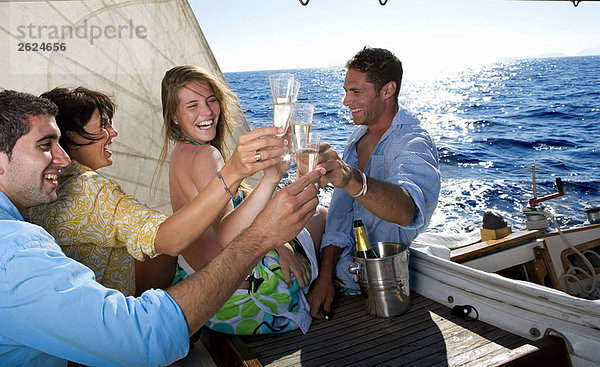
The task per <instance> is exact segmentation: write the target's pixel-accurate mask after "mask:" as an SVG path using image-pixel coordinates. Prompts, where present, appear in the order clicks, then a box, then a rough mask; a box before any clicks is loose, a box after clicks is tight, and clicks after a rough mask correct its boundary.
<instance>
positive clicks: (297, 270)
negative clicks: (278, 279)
mask: <svg viewBox="0 0 600 367" xmlns="http://www.w3.org/2000/svg"><path fill="white" fill-rule="evenodd" d="M275 250H276V251H277V253H278V254H279V265H281V272H282V273H283V279H284V281H285V283H286V284H287V285H288V287H291V286H292V277H291V274H294V277H296V280H297V281H298V285H299V286H300V288H304V287H306V286H307V285H308V284H309V283H310V277H311V273H310V267H309V266H308V262H307V260H306V259H305V258H304V257H302V255H300V254H298V253H296V252H295V251H294V249H292V246H291V245H290V244H289V243H286V244H285V245H281V246H279V247H277V248H276V249H275Z"/></svg>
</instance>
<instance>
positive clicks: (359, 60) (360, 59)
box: [346, 46, 402, 102]
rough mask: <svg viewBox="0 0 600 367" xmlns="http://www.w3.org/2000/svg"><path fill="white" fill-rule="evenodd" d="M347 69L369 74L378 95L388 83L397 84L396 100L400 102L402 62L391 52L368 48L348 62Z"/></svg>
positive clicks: (368, 79)
mask: <svg viewBox="0 0 600 367" xmlns="http://www.w3.org/2000/svg"><path fill="white" fill-rule="evenodd" d="M346 69H348V70H350V69H354V70H358V71H362V72H364V73H367V81H368V82H369V83H373V84H375V90H376V91H377V93H379V91H380V90H381V88H383V86H384V85H386V84H387V83H389V82H391V81H394V82H396V92H395V94H394V98H395V99H396V102H398V94H399V93H400V85H401V84H402V62H401V61H400V60H399V59H398V58H397V57H396V56H395V55H394V54H393V53H391V52H390V51H388V50H386V49H383V48H371V47H368V46H366V47H364V48H363V49H362V50H360V51H359V52H358V53H357V54H356V55H354V57H353V58H351V59H350V60H348V62H347V63H346Z"/></svg>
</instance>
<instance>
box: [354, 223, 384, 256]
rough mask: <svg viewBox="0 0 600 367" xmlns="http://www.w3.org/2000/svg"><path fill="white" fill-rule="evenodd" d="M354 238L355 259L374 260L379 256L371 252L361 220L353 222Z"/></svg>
mask: <svg viewBox="0 0 600 367" xmlns="http://www.w3.org/2000/svg"><path fill="white" fill-rule="evenodd" d="M354 236H355V237H356V257H360V258H363V259H376V258H378V257H379V256H377V254H376V253H375V251H373V248H372V247H371V242H369V239H368V238H367V232H366V231H365V226H364V225H363V222H362V220H360V219H357V220H355V221H354Z"/></svg>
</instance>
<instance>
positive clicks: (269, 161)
mask: <svg viewBox="0 0 600 367" xmlns="http://www.w3.org/2000/svg"><path fill="white" fill-rule="evenodd" d="M278 132H279V129H277V128H274V127H263V128H259V129H256V130H252V131H250V132H248V133H245V134H243V135H242V136H240V138H239V139H238V145H237V146H236V150H235V151H234V153H233V154H232V156H231V158H230V159H229V161H228V162H227V163H226V164H225V165H224V166H223V168H221V170H220V172H221V176H222V177H223V180H224V182H225V183H226V185H227V187H228V189H229V191H230V192H236V191H237V189H238V187H239V185H240V184H241V182H242V180H243V179H244V178H246V177H248V176H250V175H252V174H254V173H256V172H258V171H260V170H263V169H265V168H267V167H270V166H272V165H275V164H278V163H279V161H280V156H281V154H282V152H283V149H284V147H285V145H286V144H287V143H286V142H285V141H284V140H282V139H280V138H277V137H275V136H274V135H275V134H276V133H278ZM258 149H264V150H267V151H268V153H265V154H264V159H263V160H261V162H256V160H255V159H254V154H255V152H256V150H258ZM203 174H205V172H204V173H203ZM211 176H212V178H211V179H210V181H209V182H208V184H206V186H204V187H203V188H201V189H199V190H195V191H194V192H193V195H195V196H194V197H193V199H192V198H190V201H189V202H188V203H187V204H186V205H184V206H183V207H182V208H180V209H179V210H177V211H176V212H175V213H174V214H173V215H172V216H171V217H169V218H168V219H167V220H166V221H165V222H163V223H162V224H161V226H160V228H159V230H158V233H157V234H156V239H155V246H156V250H157V251H158V252H159V253H162V254H167V255H172V256H176V255H178V254H179V253H181V251H183V249H185V248H186V247H187V246H188V245H189V244H190V243H192V242H193V241H194V240H196V239H197V238H198V237H199V236H200V235H201V234H202V233H204V232H205V231H206V230H207V229H208V228H209V227H210V226H211V225H212V224H213V223H214V222H215V220H216V219H218V218H219V216H220V215H221V214H222V210H223V208H225V206H226V205H227V204H228V203H229V202H230V197H229V194H228V193H227V192H226V191H225V190H224V188H223V183H222V182H221V180H220V179H219V178H217V177H216V176H215V175H213V174H212V173H211Z"/></svg>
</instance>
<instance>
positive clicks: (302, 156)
mask: <svg viewBox="0 0 600 367" xmlns="http://www.w3.org/2000/svg"><path fill="white" fill-rule="evenodd" d="M294 142H295V144H296V146H295V147H294V149H295V150H296V165H297V166H298V173H297V178H300V177H302V176H304V175H305V174H307V173H309V172H310V171H313V170H315V169H316V168H317V163H318V162H319V144H320V143H321V135H319V134H317V133H314V132H309V133H308V134H306V135H305V137H304V139H299V140H298V139H294Z"/></svg>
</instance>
